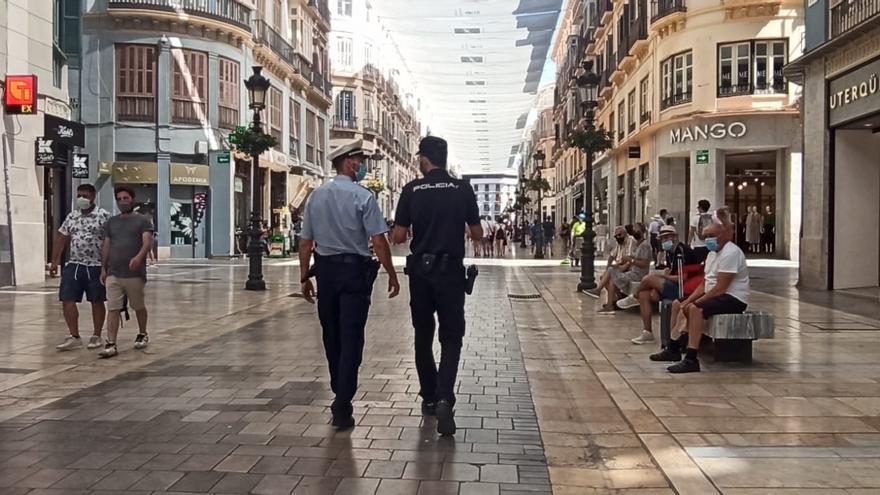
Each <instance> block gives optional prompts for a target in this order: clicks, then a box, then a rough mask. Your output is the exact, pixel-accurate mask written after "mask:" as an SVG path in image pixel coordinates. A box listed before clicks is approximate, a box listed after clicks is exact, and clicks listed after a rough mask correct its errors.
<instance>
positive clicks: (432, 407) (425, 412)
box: [422, 400, 437, 416]
mask: <svg viewBox="0 0 880 495" xmlns="http://www.w3.org/2000/svg"><path fill="white" fill-rule="evenodd" d="M436 415H437V403H436V402H428V401H426V400H423V401H422V416H436Z"/></svg>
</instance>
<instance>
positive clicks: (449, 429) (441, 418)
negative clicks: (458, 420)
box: [437, 399, 455, 437]
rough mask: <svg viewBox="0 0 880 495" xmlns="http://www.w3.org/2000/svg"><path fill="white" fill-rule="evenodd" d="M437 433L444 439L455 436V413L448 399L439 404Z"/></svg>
mask: <svg viewBox="0 0 880 495" xmlns="http://www.w3.org/2000/svg"><path fill="white" fill-rule="evenodd" d="M437 433H439V434H440V435H442V436H444V437H447V436H452V435H455V412H454V411H453V410H452V404H450V403H449V401H448V400H446V399H443V400H440V401H438V402H437Z"/></svg>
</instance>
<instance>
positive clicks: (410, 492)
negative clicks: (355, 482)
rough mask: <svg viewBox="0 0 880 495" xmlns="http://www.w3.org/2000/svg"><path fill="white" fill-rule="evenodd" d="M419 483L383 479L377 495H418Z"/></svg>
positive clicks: (415, 481) (416, 481)
mask: <svg viewBox="0 0 880 495" xmlns="http://www.w3.org/2000/svg"><path fill="white" fill-rule="evenodd" d="M419 483H420V481H418V480H392V479H383V480H382V481H381V482H380V483H379V488H378V489H377V490H376V493H377V495H417V494H418V491H419Z"/></svg>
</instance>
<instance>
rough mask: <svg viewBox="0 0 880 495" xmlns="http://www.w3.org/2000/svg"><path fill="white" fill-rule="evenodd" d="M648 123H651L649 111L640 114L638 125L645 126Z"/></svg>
mask: <svg viewBox="0 0 880 495" xmlns="http://www.w3.org/2000/svg"><path fill="white" fill-rule="evenodd" d="M648 122H651V111H650V110H648V111H647V112H644V113H642V115H641V116H640V117H639V123H640V124H647V123H648Z"/></svg>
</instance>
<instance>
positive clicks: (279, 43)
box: [254, 19, 299, 72]
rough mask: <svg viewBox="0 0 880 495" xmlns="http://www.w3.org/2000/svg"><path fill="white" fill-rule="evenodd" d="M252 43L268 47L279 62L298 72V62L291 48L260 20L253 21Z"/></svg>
mask: <svg viewBox="0 0 880 495" xmlns="http://www.w3.org/2000/svg"><path fill="white" fill-rule="evenodd" d="M254 42H255V43H257V44H258V45H264V46H268V47H269V49H270V50H272V52H273V53H274V54H275V55H278V56H279V57H280V58H281V60H284V61H285V62H287V63H288V64H290V65H291V66H292V67H293V68H294V69H297V72H299V67H298V65H299V61H298V60H297V59H296V54H295V51H294V49H293V47H292V46H291V45H290V43H288V42H287V40H285V39H284V38H283V37H282V36H281V35H280V34H278V32H277V31H275V30H274V29H272V27H271V26H269V24H267V23H266V21H264V20H262V19H255V20H254Z"/></svg>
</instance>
